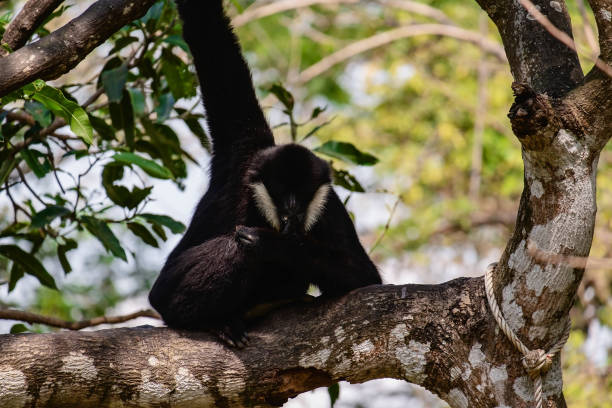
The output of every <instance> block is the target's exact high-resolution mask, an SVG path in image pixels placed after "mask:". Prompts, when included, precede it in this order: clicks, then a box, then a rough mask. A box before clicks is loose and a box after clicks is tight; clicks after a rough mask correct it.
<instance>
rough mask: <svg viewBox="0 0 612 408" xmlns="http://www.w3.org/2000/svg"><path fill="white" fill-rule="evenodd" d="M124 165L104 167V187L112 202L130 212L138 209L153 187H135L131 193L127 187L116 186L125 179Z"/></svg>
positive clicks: (113, 163)
mask: <svg viewBox="0 0 612 408" xmlns="http://www.w3.org/2000/svg"><path fill="white" fill-rule="evenodd" d="M123 166H124V165H123V164H122V163H116V162H111V163H108V164H107V165H106V166H104V170H103V171H102V185H103V186H104V189H105V190H106V194H107V195H108V198H110V199H111V201H112V202H113V203H115V204H117V205H120V206H122V207H126V208H128V209H130V210H132V209H134V208H136V207H137V206H138V204H140V203H141V202H142V200H144V199H145V198H146V197H147V196H148V195H149V194H150V193H151V190H152V188H153V187H146V188H138V187H134V188H133V189H132V191H130V190H129V189H128V188H127V187H124V186H121V185H116V184H115V181H118V180H121V179H122V178H123Z"/></svg>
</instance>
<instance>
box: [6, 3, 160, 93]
mask: <svg viewBox="0 0 612 408" xmlns="http://www.w3.org/2000/svg"><path fill="white" fill-rule="evenodd" d="M153 3H155V0H143V1H133V0H98V1H97V2H96V3H94V4H93V5H92V6H91V7H89V8H88V9H87V10H86V11H85V12H84V13H83V14H81V15H80V16H79V17H77V18H75V19H74V20H72V21H70V22H69V23H68V24H66V25H65V26H63V27H62V28H60V29H58V30H57V31H54V32H53V33H51V34H50V35H48V36H46V37H43V38H41V39H40V40H38V41H36V42H33V43H32V44H29V45H27V46H25V47H23V48H20V49H19V50H17V51H15V52H13V53H11V54H9V55H8V56H6V57H3V58H0V97H1V96H4V95H6V94H8V93H9V92H11V91H13V90H15V89H18V88H20V87H21V86H23V85H25V84H27V83H29V82H31V81H33V80H35V79H55V78H57V77H59V76H60V75H62V74H65V73H66V72H68V71H70V70H71V69H72V68H74V67H75V66H77V64H78V63H79V62H81V60H82V59H83V58H85V56H86V55H87V54H89V53H90V52H91V51H92V50H93V49H94V48H96V47H97V46H98V45H100V44H102V43H103V42H104V41H105V40H106V39H107V38H108V37H110V36H111V35H113V34H114V33H115V32H116V31H117V30H119V29H120V28H121V27H123V26H124V25H125V24H127V23H129V22H130V21H133V20H135V19H137V18H140V17H142V16H143V15H144V14H145V13H146V12H147V10H148V9H149V7H151V5H152V4H153Z"/></svg>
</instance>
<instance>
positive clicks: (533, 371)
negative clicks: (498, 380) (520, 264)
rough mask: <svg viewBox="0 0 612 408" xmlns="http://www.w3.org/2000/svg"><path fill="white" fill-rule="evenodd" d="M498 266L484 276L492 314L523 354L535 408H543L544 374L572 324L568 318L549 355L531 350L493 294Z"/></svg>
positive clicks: (493, 266)
mask: <svg viewBox="0 0 612 408" xmlns="http://www.w3.org/2000/svg"><path fill="white" fill-rule="evenodd" d="M496 265H497V263H492V264H490V265H489V266H487V270H486V272H485V276H484V281H485V292H486V294H487V300H488V301H489V307H490V308H491V313H493V317H494V318H495V321H496V322H497V325H498V326H499V328H500V329H501V330H502V331H503V332H504V334H505V335H506V337H507V338H508V340H510V342H511V343H512V344H514V347H516V349H517V350H518V351H520V352H521V354H523V367H525V370H527V373H528V374H529V377H530V378H531V380H532V381H533V395H534V399H535V406H536V408H542V374H545V373H546V372H547V371H548V370H549V369H550V366H551V365H552V358H553V357H554V356H555V354H557V353H558V352H559V351H561V349H562V348H563V345H564V344H565V342H566V341H567V338H568V337H569V334H570V328H571V322H570V320H569V318H568V319H567V322H566V323H565V328H564V330H563V334H562V335H561V338H560V339H559V341H557V342H556V343H555V345H554V346H552V347H551V348H550V350H548V353H546V352H545V351H544V350H542V349H536V350H529V349H528V348H527V346H525V345H524V344H523V342H522V341H521V340H520V339H519V338H518V337H517V336H516V334H514V332H513V331H512V329H511V328H510V326H508V323H507V322H506V319H504V315H502V312H501V310H499V306H497V300H496V299H495V294H494V293H493V271H494V270H495V266H496Z"/></svg>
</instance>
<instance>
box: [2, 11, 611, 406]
mask: <svg viewBox="0 0 612 408" xmlns="http://www.w3.org/2000/svg"><path fill="white" fill-rule="evenodd" d="M535 3H536V5H537V6H539V8H540V11H541V12H542V13H543V14H544V15H546V16H547V17H548V18H549V19H550V20H551V21H552V22H553V23H554V24H555V25H556V26H557V27H558V28H559V29H561V30H563V31H564V32H566V33H567V34H569V35H570V36H571V25H570V21H569V16H568V14H567V10H566V7H565V4H564V3H563V1H550V2H549V1H544V0H538V1H535ZM479 4H480V5H481V7H482V8H483V9H484V10H485V11H486V12H487V13H488V14H489V16H490V17H491V18H492V19H493V21H494V22H495V24H496V25H497V27H498V29H499V31H500V33H501V35H502V39H503V42H504V47H505V49H506V54H507V55H508V60H509V63H510V65H511V69H512V73H513V75H514V78H515V81H516V83H515V84H514V85H513V90H514V92H515V94H516V99H515V103H514V104H513V106H512V108H511V110H510V114H509V116H510V118H511V121H512V127H513V130H514V132H515V134H516V136H517V137H518V139H519V140H520V142H521V146H522V153H523V159H524V164H525V187H524V191H523V194H522V197H521V202H520V208H519V212H518V217H517V222H516V227H515V231H514V234H513V235H512V237H511V239H510V241H509V243H508V245H507V247H506V250H505V252H504V254H503V256H502V258H501V260H500V263H499V264H498V266H497V268H496V270H495V275H494V289H495V297H496V299H497V301H498V303H499V305H500V308H501V310H502V312H503V314H504V316H505V318H506V319H507V322H508V324H509V325H510V327H511V328H512V329H513V331H514V332H515V333H516V334H517V335H518V337H519V338H520V339H521V340H522V341H523V342H524V343H525V345H526V346H527V347H529V348H531V349H536V348H541V349H545V350H547V349H548V348H549V347H550V346H551V345H552V344H554V343H555V342H556V341H557V340H558V338H559V336H560V335H561V332H562V331H563V327H564V324H565V319H566V318H567V316H568V313H569V309H570V308H571V306H572V302H573V299H574V296H575V293H576V289H577V287H578V285H579V283H580V280H581V278H582V275H583V272H584V270H583V268H577V267H575V266H576V265H574V264H572V265H569V264H568V263H564V262H559V260H558V258H559V257H558V256H556V257H554V258H553V257H550V256H549V255H551V254H554V255H559V254H560V255H563V256H572V257H576V256H577V257H585V256H587V255H588V253H589V250H590V247H591V241H592V236H593V226H594V222H595V212H596V204H595V179H596V168H597V161H598V157H599V153H600V151H601V149H602V148H603V147H604V145H605V144H606V142H607V141H608V139H609V138H610V136H611V135H612V97H611V95H612V79H611V78H610V77H609V76H607V75H605V74H604V73H603V72H602V71H600V70H598V69H597V68H594V69H593V70H592V71H591V72H590V73H589V74H588V75H587V76H586V77H584V78H583V76H582V70H581V68H580V65H579V62H578V58H577V56H576V54H575V52H574V51H572V50H570V49H568V48H567V47H566V46H565V45H563V44H561V43H560V42H559V40H557V39H556V38H555V37H553V36H552V35H551V34H549V32H548V31H546V30H545V29H544V28H542V27H541V25H540V24H539V23H538V22H536V21H535V20H533V19H532V18H531V16H529V15H528V13H527V12H526V11H525V9H524V8H523V7H522V6H521V5H520V3H519V2H516V1H513V2H511V1H505V2H499V1H495V0H479ZM591 6H592V8H593V10H594V14H595V18H596V20H597V24H598V28H599V33H600V39H599V40H600V47H601V51H602V55H601V58H602V60H603V61H604V62H605V63H608V64H609V63H610V61H611V56H612V22H611V21H610V20H611V19H610V12H611V11H612V3H611V2H610V0H591ZM26 48H27V47H26ZM7 58H10V57H7ZM1 61H2V60H0V63H1ZM486 302H487V301H486V297H485V293H484V286H483V280H482V278H476V279H467V278H462V279H457V280H454V281H451V282H447V283H443V284H440V285H427V286H419V285H404V286H392V285H384V286H373V287H368V288H362V289H359V290H357V291H354V292H352V293H350V294H348V295H346V296H345V297H343V298H340V299H336V300H318V301H316V302H314V304H309V305H302V306H294V307H289V308H286V309H284V310H281V311H277V312H275V313H273V314H271V315H270V316H268V317H266V318H265V319H263V320H261V321H259V322H257V323H256V324H255V326H254V327H253V328H252V331H251V333H252V336H253V341H252V343H251V345H249V347H247V348H246V349H244V350H234V349H228V348H226V347H224V346H222V345H220V344H219V343H218V342H216V341H215V340H213V339H212V338H211V337H210V336H209V335H207V334H203V333H188V332H180V331H174V330H169V329H159V328H157V329H156V328H135V329H116V330H102V331H97V332H61V333H55V334H22V335H4V336H0V350H2V353H1V354H0V400H1V401H3V406H7V407H22V406H52V407H55V406H57V407H71V406H74V407H77V406H78V407H87V406H138V407H148V406H171V407H175V406H176V407H178V406H189V407H200V406H202V407H206V406H220V407H223V406H232V407H236V406H278V405H281V404H282V403H283V402H284V401H286V400H287V398H289V397H292V396H294V395H297V394H299V393H301V392H303V391H306V390H310V389H313V388H316V387H319V386H325V385H330V384H332V383H333V382H336V381H339V380H347V381H350V382H364V381H367V380H370V379H375V378H383V377H393V378H403V379H405V380H407V381H410V382H413V383H415V384H420V385H422V386H424V387H425V388H427V389H428V390H430V391H432V392H434V393H436V394H438V395H439V396H440V397H441V398H443V399H444V400H446V401H447V402H448V403H449V404H450V405H451V407H454V408H465V407H472V408H480V407H482V408H484V407H494V406H496V407H504V406H505V407H517V408H523V407H531V406H533V390H532V382H531V379H530V378H529V377H528V375H527V373H526V372H525V369H524V368H523V366H522V362H521V357H522V356H521V355H520V353H519V352H518V351H517V350H516V349H515V348H514V346H513V345H512V344H511V343H510V342H509V341H508V340H507V339H506V337H505V336H504V334H503V333H502V332H501V331H500V330H499V329H498V327H497V323H496V322H495V321H494V319H493V318H492V316H491V314H490V311H489V309H488V307H487V303H486ZM561 374H562V373H561V365H560V361H559V357H558V356H557V357H556V358H555V359H554V361H553V365H552V368H551V369H550V370H549V371H548V372H547V373H546V374H545V375H544V376H543V383H544V398H545V400H546V402H545V406H548V407H564V406H565V402H564V399H563V394H562V375H561ZM547 403H548V405H546V404H547Z"/></svg>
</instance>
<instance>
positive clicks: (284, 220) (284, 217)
mask: <svg viewBox="0 0 612 408" xmlns="http://www.w3.org/2000/svg"><path fill="white" fill-rule="evenodd" d="M281 221H282V222H287V221H289V217H287V216H286V215H283V216H282V217H281Z"/></svg>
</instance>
